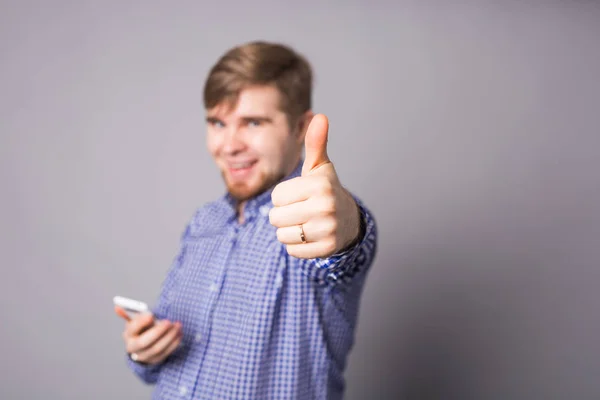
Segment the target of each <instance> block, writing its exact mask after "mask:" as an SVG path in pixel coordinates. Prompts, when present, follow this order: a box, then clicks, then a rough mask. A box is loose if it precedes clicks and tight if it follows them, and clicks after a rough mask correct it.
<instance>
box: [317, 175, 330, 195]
mask: <svg viewBox="0 0 600 400" xmlns="http://www.w3.org/2000/svg"><path fill="white" fill-rule="evenodd" d="M319 193H320V194H322V195H325V196H331V195H332V194H333V184H332V183H331V181H330V180H329V179H327V177H322V178H321V179H320V180H319Z"/></svg>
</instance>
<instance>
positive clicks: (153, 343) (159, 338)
mask: <svg viewBox="0 0 600 400" xmlns="http://www.w3.org/2000/svg"><path fill="white" fill-rule="evenodd" d="M113 303H114V305H115V312H116V313H117V315H118V316H120V317H121V318H123V319H124V320H125V321H126V325H125V330H124V331H123V339H124V341H125V349H126V351H127V353H128V354H129V356H130V357H131V359H132V360H133V361H136V362H140V363H144V364H159V363H161V362H163V361H164V360H165V359H166V358H167V357H168V356H169V355H170V354H171V353H173V352H174V351H175V350H176V349H177V347H178V346H179V345H180V344H181V340H182V337H183V331H182V329H181V323H179V322H171V321H168V320H160V321H156V320H155V319H154V316H153V315H152V314H151V312H150V308H149V307H148V305H147V304H146V303H144V302H142V301H139V300H134V299H130V298H127V297H122V296H115V297H114V298H113ZM142 314H146V315H142Z"/></svg>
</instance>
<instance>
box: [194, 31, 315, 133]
mask: <svg viewBox="0 0 600 400" xmlns="http://www.w3.org/2000/svg"><path fill="white" fill-rule="evenodd" d="M253 85H273V86H274V87H275V88H277V89H278V90H279V93H280V95H281V104H280V105H279V106H280V109H281V110H282V111H283V112H284V113H285V114H286V115H287V117H288V122H289V123H290V126H292V125H293V124H295V122H296V120H297V118H298V117H300V116H301V115H302V114H303V113H305V112H306V111H308V110H310V109H311V94H312V69H311V66H310V64H309V63H308V61H307V60H306V59H305V58H304V57H303V56H302V55H300V54H298V53H296V52H295V51H294V50H292V49H291V48H290V47H288V46H285V45H283V44H278V43H268V42H262V41H255V42H249V43H246V44H243V45H240V46H237V47H234V48H232V49H230V50H229V51H227V52H226V53H225V54H224V55H223V56H221V58H220V59H219V60H218V61H217V63H216V64H215V65H214V66H213V67H212V69H211V70H210V72H209V74H208V77H207V79H206V82H205V86H204V107H205V108H207V109H210V108H213V107H215V106H217V105H219V104H221V103H222V102H225V103H227V104H228V105H229V106H234V105H235V103H236V102H237V98H238V95H239V93H240V91H241V90H243V89H244V88H246V87H248V86H253Z"/></svg>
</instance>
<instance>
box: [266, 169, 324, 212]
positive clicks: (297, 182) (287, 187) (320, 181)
mask: <svg viewBox="0 0 600 400" xmlns="http://www.w3.org/2000/svg"><path fill="white" fill-rule="evenodd" d="M323 185H324V186H327V185H329V186H331V185H330V184H329V182H328V181H327V179H326V178H324V177H317V176H307V177H297V178H292V179H288V180H286V181H283V182H281V183H279V184H278V185H277V186H275V188H274V189H273V191H272V192H271V201H272V202H273V205H274V206H275V207H280V206H287V205H288V204H292V203H297V202H300V201H304V200H306V199H308V198H310V196H311V195H312V194H313V193H314V192H315V191H317V190H318V189H319V187H320V186H323Z"/></svg>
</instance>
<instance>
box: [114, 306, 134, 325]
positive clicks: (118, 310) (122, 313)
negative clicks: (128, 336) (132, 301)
mask: <svg viewBox="0 0 600 400" xmlns="http://www.w3.org/2000/svg"><path fill="white" fill-rule="evenodd" d="M115 313H116V314H117V315H118V316H119V317H121V318H123V319H124V320H125V321H128V322H129V321H131V318H130V317H129V315H128V314H127V311H125V310H124V309H123V308H121V307H119V306H115Z"/></svg>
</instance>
